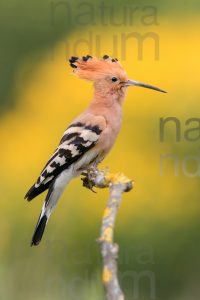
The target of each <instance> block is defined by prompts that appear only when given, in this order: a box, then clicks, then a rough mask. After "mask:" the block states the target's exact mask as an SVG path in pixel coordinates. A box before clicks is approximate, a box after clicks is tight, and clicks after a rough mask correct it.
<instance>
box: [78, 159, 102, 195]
mask: <svg viewBox="0 0 200 300" xmlns="http://www.w3.org/2000/svg"><path fill="white" fill-rule="evenodd" d="M97 172H98V169H97V166H96V165H93V166H91V167H90V168H88V169H87V170H86V171H84V172H82V174H81V175H83V176H84V177H83V178H81V180H82V181H83V186H84V187H86V188H87V189H89V190H91V191H92V192H93V193H96V191H95V190H94V189H93V188H94V186H95V178H96V174H97Z"/></svg>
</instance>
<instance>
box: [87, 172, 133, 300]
mask: <svg viewBox="0 0 200 300" xmlns="http://www.w3.org/2000/svg"><path fill="white" fill-rule="evenodd" d="M88 178H89V179H88ZM83 185H84V186H85V187H87V188H89V189H92V188H93V186H95V187H99V188H105V187H109V189H110V197H109V199H108V203H107V206H106V208H105V210H104V214H103V219H102V225H101V234H100V238H99V239H98V242H99V244H100V247H101V255H102V259H103V284H104V288H105V292H106V299H107V300H124V299H125V298H124V294H123V292H122V290H121V287H120V284H119V279H118V271H117V258H118V251H119V247H118V245H117V244H116V243H114V242H113V236H114V227H115V220H116V216H117V212H118V209H119V206H120V204H121V200H122V193H123V192H128V191H130V190H131V189H132V187H133V182H132V180H130V179H128V178H127V177H125V176H124V175H123V174H121V173H118V174H111V173H109V172H104V171H97V170H91V171H90V175H89V176H88V177H85V178H84V179H83Z"/></svg>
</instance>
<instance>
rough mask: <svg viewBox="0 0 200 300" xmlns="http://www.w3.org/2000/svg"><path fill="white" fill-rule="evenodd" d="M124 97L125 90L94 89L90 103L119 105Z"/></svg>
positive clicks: (107, 105)
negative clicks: (100, 90)
mask: <svg viewBox="0 0 200 300" xmlns="http://www.w3.org/2000/svg"><path fill="white" fill-rule="evenodd" d="M124 98H125V91H121V92H120V93H118V92H112V91H110V92H109V91H108V92H107V91H105V92H104V91H102V92H99V90H96V89H95V90H94V95H93V99H92V102H91V104H92V105H95V106H104V107H108V108H110V107H113V106H121V105H122V103H123V100H124Z"/></svg>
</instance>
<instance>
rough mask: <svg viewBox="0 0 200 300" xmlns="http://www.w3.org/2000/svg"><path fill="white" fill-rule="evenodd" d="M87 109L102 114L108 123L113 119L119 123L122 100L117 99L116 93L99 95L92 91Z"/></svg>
mask: <svg viewBox="0 0 200 300" xmlns="http://www.w3.org/2000/svg"><path fill="white" fill-rule="evenodd" d="M88 111H90V112H92V113H93V114H95V115H103V116H104V117H105V119H106V120H107V122H108V123H113V120H115V119H116V120H118V121H119V123H121V117H122V101H119V99H118V98H116V95H109V94H108V95H101V94H99V93H98V92H94V96H93V99H92V101H91V103H90V105H89V107H88Z"/></svg>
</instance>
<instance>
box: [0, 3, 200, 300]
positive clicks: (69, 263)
mask: <svg viewBox="0 0 200 300" xmlns="http://www.w3.org/2000/svg"><path fill="white" fill-rule="evenodd" d="M157 5H158V7H159V4H157ZM138 23H139V24H136V25H132V26H130V25H128V26H124V25H122V26H113V25H111V26H109V28H107V27H105V26H103V25H102V24H99V23H98V22H96V24H95V25H93V26H92V25H90V26H87V27H86V29H85V30H83V28H81V26H77V27H76V28H73V30H71V31H70V33H66V34H63V36H62V37H60V38H59V39H58V41H56V42H55V43H52V45H50V46H49V47H47V49H44V50H43V51H42V52H37V51H33V52H32V53H29V54H28V55H27V56H25V57H24V58H23V60H22V61H21V62H20V64H19V65H18V66H17V67H16V68H15V73H14V75H13V81H12V85H11V87H12V97H13V99H14V103H15V104H14V105H13V104H12V105H11V106H10V107H8V108H7V109H6V110H5V109H3V110H2V114H1V117H0V136H1V141H2V143H1V148H0V154H1V155H0V165H1V189H0V193H1V201H0V235H1V239H0V293H1V294H0V295H1V299H27V298H28V299H37V300H38V299H43V300H44V299H48V300H49V299H70V300H73V299H94V300H96V299H104V298H103V290H102V287H101V263H100V256H99V249H98V245H96V243H95V239H96V238H97V237H98V234H99V230H100V222H101V215H102V212H103V209H104V207H105V205H106V200H107V196H108V191H102V190H98V191H97V192H98V193H97V194H93V193H91V192H90V191H88V190H86V189H84V188H83V187H82V183H81V181H80V178H77V179H76V180H74V181H73V182H71V183H70V185H69V186H68V187H67V189H66V190H65V192H64V194H63V195H62V198H61V199H60V202H59V204H58V206H57V208H56V210H55V213H54V214H53V215H52V217H51V220H50V222H49V224H48V226H47V230H46V232H45V235H44V237H43V240H42V243H41V245H40V246H39V247H37V248H30V246H29V245H30V239H31V236H32V233H33V230H34V226H35V223H36V221H37V218H38V215H39V212H40V209H41V206H42V201H43V200H44V195H41V196H39V197H38V198H37V199H35V200H34V201H33V202H31V203H27V202H26V201H25V200H23V197H24V194H25V193H26V191H27V190H28V188H29V187H30V186H31V185H32V184H33V182H34V181H35V180H36V179H37V176H38V174H39V172H40V171H41V169H42V168H43V166H44V164H45V163H46V161H47V160H48V158H49V156H50V155H51V154H52V152H53V150H54V149H55V148H56V146H57V143H58V142H59V139H60V137H61V135H62V133H63V131H64V130H65V128H66V127H67V126H68V124H69V123H70V122H71V121H72V120H73V118H75V117H76V116H77V115H78V114H79V113H80V112H81V111H82V110H83V109H84V108H85V107H86V106H87V105H88V104H89V101H90V99H91V97H92V93H93V88H92V84H91V83H90V82H86V81H81V80H79V79H78V78H76V77H75V76H73V74H72V71H71V69H70V67H69V64H68V62H67V61H66V58H67V59H68V58H69V57H70V56H71V55H77V54H79V55H80V56H82V55H86V54H90V55H96V53H98V52H99V53H100V54H101V56H102V55H104V54H108V55H112V52H113V36H116V37H117V38H116V39H117V44H116V45H115V46H114V50H115V51H117V56H118V59H119V60H121V63H122V65H123V66H124V67H125V69H126V70H127V73H128V74H129V77H130V79H135V80H139V81H142V82H145V83H149V84H152V85H155V86H158V87H160V88H163V89H165V90H167V91H168V93H167V94H160V93H156V92H154V91H151V90H145V89H141V88H130V89H129V90H128V93H127V97H126V101H125V103H124V109H123V111H124V120H123V127H122V130H121V133H120V135H119V137H118V140H117V142H116V144H115V147H114V149H113V151H112V152H111V153H110V154H109V156H108V157H107V158H106V160H105V161H104V162H103V163H102V167H106V166H109V168H110V170H112V171H113V172H117V171H122V172H124V173H125V174H126V175H127V176H128V177H130V178H133V179H134V182H135V186H134V189H133V190H132V191H131V192H130V193H127V194H125V195H124V196H123V203H122V206H121V207H120V211H119V214H118V219H117V226H116V236H115V239H116V241H117V242H118V243H119V245H120V257H119V271H120V276H121V277H120V278H121V282H122V287H123V289H124V291H125V293H126V295H127V298H126V299H140V300H146V299H163V300H164V299H171V300H179V299H181V300H187V299H190V300H193V299H195V300H196V299H198V298H199V296H200V289H199V279H200V278H199V277H200V271H199V267H200V260H199V250H200V242H199V225H200V222H199V214H200V204H199V198H200V192H199V180H200V179H199V176H195V177H193V178H190V177H188V176H185V174H184V172H183V169H182V167H183V163H184V158H185V157H186V156H187V155H198V156H199V155H200V154H199V140H197V141H196V142H188V141H186V140H184V138H183V133H184V131H185V130H186V129H187V128H188V127H187V126H186V125H185V122H186V120H187V119H189V118H193V117H195V118H199V111H198V110H199V108H200V104H199V75H198V73H199V69H200V61H199V52H200V40H199V26H200V21H199V18H197V17H196V14H195V13H193V14H192V13H191V12H190V17H188V16H187V14H184V15H182V16H180V17H177V18H176V17H175V14H174V15H170V12H169V11H167V12H165V11H164V12H162V13H161V14H160V15H159V25H151V26H146V27H145V26H144V24H141V22H138ZM131 32H138V33H140V34H145V33H146V32H153V33H155V34H156V35H157V36H158V42H159V58H158V59H157V60H155V57H154V52H155V45H154V41H153V40H152V39H151V38H149V39H146V40H145V41H144V44H143V58H142V59H141V60H139V59H138V44H137V40H135V39H134V38H133V39H130V40H128V41H127V43H126V47H125V44H124V43H122V40H121V37H122V35H123V34H128V33H131ZM21 33H22V32H21ZM90 33H92V35H93V41H92V43H91V44H90V46H91V47H92V50H93V53H88V51H89V48H88V45H87V44H86V43H84V42H82V43H81V42H80V39H88V36H89V34H90ZM97 36H99V37H100V44H98V43H97V42H96V41H95V37H97ZM33 38H34V37H33ZM77 41H79V42H80V44H79V46H78V48H77V49H78V53H73V47H74V45H75V44H76V43H77ZM24 43H25V41H24ZM68 46H70V47H69V48H70V49H69V50H67V49H68V48H67V47H68ZM122 49H125V57H122ZM115 51H114V52H115ZM52 53H53V56H52ZM162 117H163V118H166V117H176V118H178V119H179V120H180V123H181V130H182V136H181V137H182V138H181V141H180V142H176V140H175V130H174V127H173V125H169V126H166V128H165V140H164V142H161V141H160V138H159V135H160V132H159V120H160V118H162ZM171 153H172V154H175V155H176V156H177V157H178V167H179V173H178V176H175V175H174V169H173V163H172V162H170V161H167V163H166V165H165V169H164V174H163V176H161V174H160V157H161V155H163V154H171ZM197 167H198V166H196V165H193V164H192V162H191V163H190V164H189V169H190V170H191V172H195V170H196V168H197ZM145 272H146V273H145ZM137 276H139V277H140V276H141V277H140V279H139V287H138V286H137V278H136V277H137ZM137 288H138V289H139V292H138V294H137Z"/></svg>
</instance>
